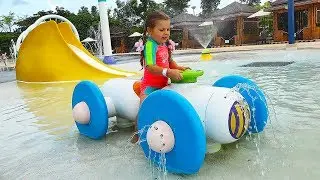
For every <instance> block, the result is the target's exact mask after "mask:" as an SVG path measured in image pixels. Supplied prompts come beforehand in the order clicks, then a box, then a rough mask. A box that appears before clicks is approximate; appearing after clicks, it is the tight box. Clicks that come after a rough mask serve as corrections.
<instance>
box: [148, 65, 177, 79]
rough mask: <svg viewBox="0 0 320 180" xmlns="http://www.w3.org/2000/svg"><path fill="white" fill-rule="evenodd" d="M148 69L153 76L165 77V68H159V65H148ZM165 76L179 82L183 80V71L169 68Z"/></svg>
mask: <svg viewBox="0 0 320 180" xmlns="http://www.w3.org/2000/svg"><path fill="white" fill-rule="evenodd" d="M146 69H147V70H148V71H149V72H150V73H152V74H156V75H164V74H163V73H164V72H163V71H164V69H165V68H162V67H160V66H157V65H148V66H146ZM165 76H167V77H168V78H170V79H173V80H177V81H179V80H181V79H182V75H181V70H179V69H170V68H168V69H167V70H166V73H165Z"/></svg>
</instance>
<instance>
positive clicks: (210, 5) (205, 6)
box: [201, 0, 220, 17]
mask: <svg viewBox="0 0 320 180" xmlns="http://www.w3.org/2000/svg"><path fill="white" fill-rule="evenodd" d="M219 4H220V0H201V9H202V13H201V16H203V17H210V15H211V14H212V13H213V11H214V10H216V9H217V8H218V6H219Z"/></svg>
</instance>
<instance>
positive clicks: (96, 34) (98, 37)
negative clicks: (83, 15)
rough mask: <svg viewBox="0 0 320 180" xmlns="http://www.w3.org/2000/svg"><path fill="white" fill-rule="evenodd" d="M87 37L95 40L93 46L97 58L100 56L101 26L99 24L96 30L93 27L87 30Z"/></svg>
mask: <svg viewBox="0 0 320 180" xmlns="http://www.w3.org/2000/svg"><path fill="white" fill-rule="evenodd" d="M88 33H89V36H90V37H92V38H93V39H95V40H96V41H95V42H94V44H93V46H94V49H95V53H96V54H98V55H99V56H102V36H101V26H100V23H99V25H98V29H97V30H96V29H95V28H94V27H92V26H91V27H90V28H89V30H88Z"/></svg>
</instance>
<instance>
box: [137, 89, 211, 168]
mask: <svg viewBox="0 0 320 180" xmlns="http://www.w3.org/2000/svg"><path fill="white" fill-rule="evenodd" d="M158 121H164V122H165V123H166V124H167V125H169V126H170V128H171V130H172V132H173V134H174V145H173V148H172V149H171V151H169V152H166V153H165V158H166V163H165V167H166V169H167V170H168V172H172V173H182V174H194V173H197V172H198V171H199V169H200V168H201V166H202V164H203V161H204V157H205V153H206V135H205V131H204V128H203V126H202V123H201V121H200V118H199V115H198V114H197V112H196V111H195V110H194V108H193V106H192V105H191V104H190V103H189V101H188V100H186V99H185V98H184V97H183V96H181V95H179V94H178V93H176V92H174V91H171V90H159V91H156V92H153V93H152V94H150V95H149V96H148V97H147V98H146V99H145V100H144V102H143V103H142V105H141V108H140V111H139V114H138V129H139V132H140V139H141V141H142V142H141V147H142V149H143V151H144V153H145V156H146V157H147V158H149V159H150V160H151V161H153V162H154V163H155V164H156V165H158V166H159V165H160V166H161V167H163V164H161V162H162V161H161V158H160V157H161V154H160V153H158V152H156V151H154V150H152V149H150V146H149V143H148V139H147V131H149V130H150V129H151V128H150V126H151V125H152V124H154V123H155V122H158ZM151 127H152V126H151ZM144 140H146V141H144Z"/></svg>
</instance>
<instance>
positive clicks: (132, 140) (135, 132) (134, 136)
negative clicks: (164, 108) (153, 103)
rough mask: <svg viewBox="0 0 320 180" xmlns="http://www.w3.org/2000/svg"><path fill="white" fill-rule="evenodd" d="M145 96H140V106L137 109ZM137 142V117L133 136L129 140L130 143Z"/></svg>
mask: <svg viewBox="0 0 320 180" xmlns="http://www.w3.org/2000/svg"><path fill="white" fill-rule="evenodd" d="M146 97H147V95H145V94H144V93H143V94H141V95H140V105H139V108H140V106H141V104H142V102H143V100H144V99H146ZM138 140H139V135H138V117H137V118H136V121H135V123H134V135H133V137H132V139H131V143H136V142H138Z"/></svg>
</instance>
